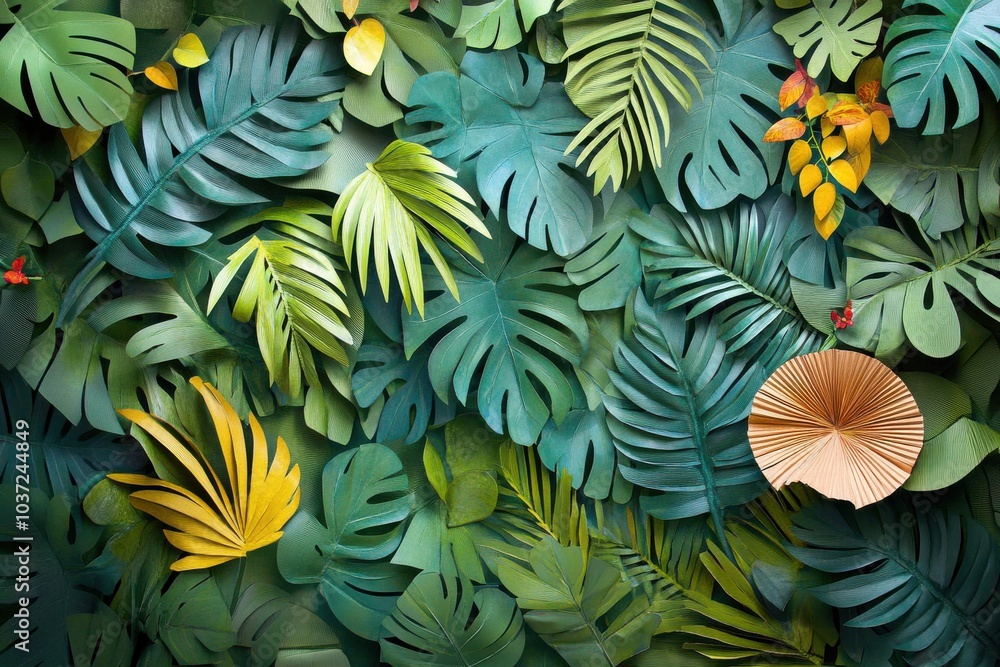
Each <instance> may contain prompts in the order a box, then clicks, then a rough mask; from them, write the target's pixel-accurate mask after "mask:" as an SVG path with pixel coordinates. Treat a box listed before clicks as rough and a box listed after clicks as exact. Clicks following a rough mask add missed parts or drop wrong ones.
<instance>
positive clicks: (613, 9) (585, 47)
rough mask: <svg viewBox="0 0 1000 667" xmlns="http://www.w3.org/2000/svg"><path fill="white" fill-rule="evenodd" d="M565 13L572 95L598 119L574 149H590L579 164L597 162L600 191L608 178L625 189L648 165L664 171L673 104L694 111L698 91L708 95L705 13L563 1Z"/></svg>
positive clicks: (658, 2) (658, 5)
mask: <svg viewBox="0 0 1000 667" xmlns="http://www.w3.org/2000/svg"><path fill="white" fill-rule="evenodd" d="M558 9H559V10H560V11H562V12H563V34H564V36H565V38H566V47H567V49H566V53H565V54H564V55H563V60H569V66H568V68H567V70H566V81H565V84H566V92H567V93H568V94H569V97H570V99H571V100H573V104H575V105H576V106H577V107H578V108H579V109H580V111H582V112H583V113H585V114H586V115H587V116H589V117H590V118H591V121H590V122H589V123H588V124H587V126H586V127H584V128H583V129H582V130H580V132H579V133H578V134H577V135H576V138H574V139H573V142H572V143H571V144H570V146H569V150H573V149H575V148H576V147H578V146H583V150H582V151H581V152H580V154H579V157H577V161H576V163H577V165H580V164H583V163H584V162H586V161H587V160H589V161H590V165H589V166H588V167H587V175H588V176H591V175H593V176H594V192H595V193H597V192H600V191H601V189H602V188H603V187H604V185H605V183H607V182H608V181H609V180H610V181H611V185H612V187H613V188H614V189H615V190H618V189H619V188H620V187H621V185H622V183H623V182H624V181H625V179H627V178H628V177H629V176H630V175H631V174H633V173H634V172H638V171H639V170H640V169H642V166H643V163H644V162H645V161H646V160H647V159H648V161H649V162H650V163H652V165H653V166H656V167H659V166H660V165H661V163H662V157H661V156H662V153H663V147H664V146H666V145H668V144H669V141H670V132H671V127H670V122H671V120H672V119H671V118H670V114H669V111H668V109H669V104H670V103H669V102H668V101H667V99H668V97H669V98H670V99H672V100H673V102H675V103H676V105H677V107H676V108H678V109H680V110H682V111H689V110H691V109H692V95H691V91H692V90H694V91H697V92H702V93H704V91H702V90H700V88H699V82H698V79H697V77H696V74H695V71H694V69H693V64H695V65H696V64H698V63H701V64H703V65H706V66H707V65H708V63H707V62H706V59H705V56H704V54H703V53H702V49H706V50H707V48H706V47H710V46H711V44H710V42H709V41H708V39H707V38H706V36H705V32H704V23H703V21H702V20H701V18H699V16H698V14H696V13H695V12H694V11H692V10H691V9H689V8H688V7H686V6H685V5H683V4H681V3H680V2H677V1H676V0H629V1H627V2H623V1H621V0H586V1H584V0H564V1H563V2H562V3H560V5H559V7H558ZM682 136H683V133H682ZM567 152H568V151H567ZM647 156H648V157H647Z"/></svg>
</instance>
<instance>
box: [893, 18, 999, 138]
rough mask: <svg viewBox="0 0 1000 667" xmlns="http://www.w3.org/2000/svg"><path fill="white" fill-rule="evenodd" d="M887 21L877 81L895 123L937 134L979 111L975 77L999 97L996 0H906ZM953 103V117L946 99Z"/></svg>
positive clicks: (956, 125) (959, 123) (973, 116)
mask: <svg viewBox="0 0 1000 667" xmlns="http://www.w3.org/2000/svg"><path fill="white" fill-rule="evenodd" d="M903 7H904V8H905V9H907V10H910V11H919V13H913V14H910V15H908V16H903V17H901V18H899V19H897V20H895V21H893V22H892V25H891V26H890V27H889V31H888V32H887V33H886V35H885V41H886V44H887V45H888V52H887V53H886V57H885V69H884V71H883V75H882V76H883V79H882V83H883V85H884V86H886V88H887V91H886V92H887V94H888V95H889V103H890V104H891V105H892V109H893V112H894V113H895V116H896V123H897V124H899V126H900V127H917V125H919V124H920V123H921V122H922V121H923V120H924V118H925V117H926V119H927V120H926V124H925V125H924V130H923V131H924V134H941V133H942V132H944V130H945V123H946V120H947V121H948V122H951V123H952V125H951V127H961V126H963V125H966V124H968V123H971V122H972V121H974V120H976V118H977V117H979V115H980V109H979V92H978V88H977V85H976V79H977V77H978V78H980V79H981V80H982V81H983V82H985V84H986V86H987V88H989V90H990V91H991V92H992V93H993V97H994V98H995V99H1000V67H997V58H1000V0H906V2H904V3H903ZM949 97H951V99H954V100H955V101H956V102H957V103H958V114H957V116H955V118H954V120H953V121H952V120H950V117H949V116H947V113H948V111H947V107H946V102H947V100H948V99H949Z"/></svg>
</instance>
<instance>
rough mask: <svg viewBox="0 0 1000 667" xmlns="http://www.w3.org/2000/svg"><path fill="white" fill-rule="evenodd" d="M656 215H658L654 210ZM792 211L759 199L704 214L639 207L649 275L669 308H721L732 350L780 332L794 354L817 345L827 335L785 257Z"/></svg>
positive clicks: (691, 313) (717, 312) (692, 313)
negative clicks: (805, 306)
mask: <svg viewBox="0 0 1000 667" xmlns="http://www.w3.org/2000/svg"><path fill="white" fill-rule="evenodd" d="M654 216H655V217H654ZM788 225H789V218H788V217H787V216H782V215H774V216H771V217H770V219H768V220H766V221H765V220H764V216H763V215H762V213H761V211H760V209H759V208H757V206H755V205H752V206H747V205H745V204H744V205H741V206H740V207H739V208H738V209H737V210H736V212H735V214H734V215H731V214H730V213H729V211H727V210H725V209H721V210H719V211H712V212H705V213H701V214H699V215H697V216H696V215H694V214H682V213H678V212H677V211H674V210H672V209H670V208H667V207H657V208H655V209H654V210H653V216H646V215H642V216H639V215H636V216H635V219H634V222H633V223H632V226H633V228H634V229H635V231H636V232H637V233H638V234H639V235H640V236H643V237H645V238H646V239H647V240H646V241H645V242H644V243H643V244H642V263H643V270H644V272H645V275H646V280H647V281H652V282H654V284H656V292H655V297H656V298H657V299H661V298H662V299H664V300H665V301H666V304H665V305H666V307H667V308H679V307H686V308H688V311H687V317H688V318H689V319H690V318H693V317H697V316H699V315H701V314H703V313H707V312H712V313H714V319H715V321H716V323H717V324H718V326H719V335H720V336H721V337H722V338H723V340H725V341H726V343H727V345H728V347H729V349H730V350H732V351H736V350H740V349H742V348H744V347H748V346H749V348H750V349H751V350H753V349H758V348H759V347H761V346H762V345H764V344H767V343H769V342H771V341H773V340H775V339H781V340H783V341H786V344H787V345H788V347H789V350H790V352H789V354H792V353H793V352H796V351H797V352H799V353H806V352H814V351H815V350H816V349H818V348H819V344H820V340H819V335H818V334H817V333H816V332H815V331H813V329H812V327H810V326H809V325H808V324H807V323H806V321H805V319H804V318H803V317H802V315H801V314H800V313H799V312H798V310H797V309H796V308H795V304H794V302H793V300H792V289H791V285H790V282H789V278H790V275H789V273H788V269H787V268H785V265H784V263H783V262H782V261H781V253H782V246H781V242H782V241H783V240H784V239H785V236H786V233H787V231H788Z"/></svg>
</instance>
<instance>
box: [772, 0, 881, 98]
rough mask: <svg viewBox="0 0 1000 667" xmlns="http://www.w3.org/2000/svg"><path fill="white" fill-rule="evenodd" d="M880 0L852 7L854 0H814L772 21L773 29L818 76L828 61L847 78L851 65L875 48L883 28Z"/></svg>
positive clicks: (813, 73) (854, 66) (838, 74)
mask: <svg viewBox="0 0 1000 667" xmlns="http://www.w3.org/2000/svg"><path fill="white" fill-rule="evenodd" d="M881 10H882V1H881V0H868V2H866V3H864V4H863V5H861V6H860V7H857V8H855V4H854V2H853V0H813V6H812V7H809V8H807V9H803V10H802V11H801V12H798V13H797V14H795V15H794V16H789V17H788V18H786V19H784V20H782V21H779V22H778V23H775V24H774V31H775V32H776V33H778V34H779V35H781V36H782V37H783V38H784V39H785V41H786V42H788V45H789V46H792V47H794V49H795V57H796V58H805V56H806V54H809V53H810V51H811V52H812V54H811V55H810V56H809V61H808V64H807V65H806V69H807V71H808V72H809V76H811V77H818V76H819V75H820V74H821V73H822V71H823V68H824V67H826V64H827V63H828V62H829V63H830V68H831V69H832V70H833V75H834V76H835V77H837V78H838V79H840V80H841V81H848V80H850V78H851V75H852V74H854V69H855V68H856V67H857V66H858V65H859V64H860V63H861V61H862V60H863V59H864V57H865V56H867V55H868V54H869V53H871V52H872V51H873V50H874V49H875V44H876V43H877V42H878V37H879V32H880V31H881V29H882V18H881V17H880V16H879V15H878V14H879V12H880V11H881Z"/></svg>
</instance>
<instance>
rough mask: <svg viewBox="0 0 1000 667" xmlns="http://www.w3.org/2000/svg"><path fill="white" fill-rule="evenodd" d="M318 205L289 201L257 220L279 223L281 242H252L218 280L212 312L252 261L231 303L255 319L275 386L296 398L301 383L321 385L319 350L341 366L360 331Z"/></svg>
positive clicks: (323, 209) (239, 314) (238, 313)
mask: <svg viewBox="0 0 1000 667" xmlns="http://www.w3.org/2000/svg"><path fill="white" fill-rule="evenodd" d="M329 213H330V208H329V207H328V206H326V205H324V204H321V203H319V202H312V201H308V200H307V201H290V202H286V205H285V206H284V207H281V208H272V209H267V210H265V211H262V212H261V213H258V214H257V215H256V216H253V218H251V222H253V223H260V222H262V223H267V222H269V221H273V222H274V223H276V224H275V225H274V229H275V231H276V232H277V233H278V234H279V236H278V238H275V239H268V238H264V239H262V238H259V237H258V236H251V237H250V238H249V239H248V240H247V242H246V243H245V244H243V246H242V247H240V248H239V249H238V250H236V251H235V252H234V253H233V254H231V255H230V256H229V258H228V259H229V263H228V264H226V266H225V267H224V268H223V269H222V270H221V271H220V272H219V274H218V276H216V279H215V282H214V284H213V285H212V291H211V294H210V295H209V299H208V311H209V312H211V310H212V309H213V308H214V307H215V306H216V304H218V303H219V300H220V299H221V298H222V296H223V294H224V293H225V292H226V289H227V288H228V287H229V285H230V283H231V282H232V281H233V280H234V279H235V278H236V275H237V273H239V272H240V269H241V267H243V266H244V265H245V264H246V263H247V262H248V261H249V262H250V268H249V269H248V270H247V273H246V278H245V279H244V281H243V286H242V287H241V289H240V292H239V295H238V296H237V297H236V300H235V302H234V303H233V311H232V312H233V317H234V318H235V319H236V320H237V321H239V322H249V321H250V318H251V317H255V322H256V327H257V342H258V344H259V346H260V351H261V354H262V355H263V358H264V363H265V365H266V366H267V370H268V372H269V373H270V379H271V382H272V383H273V382H277V384H278V387H279V389H281V391H283V392H284V393H286V394H288V395H289V396H291V397H293V398H294V397H298V396H300V395H301V394H302V390H303V380H304V381H305V384H308V385H309V386H310V387H313V386H317V385H319V383H320V378H319V373H318V371H317V369H316V362H315V359H314V358H313V350H316V351H317V352H319V353H320V354H323V355H325V356H326V357H328V358H330V359H333V360H334V361H338V362H340V363H341V364H345V365H346V364H347V363H348V357H347V351H346V350H345V349H344V346H345V345H352V344H353V343H354V336H355V335H357V334H358V333H359V332H358V330H357V326H358V325H357V324H355V325H353V326H352V325H351V323H350V322H349V321H348V320H350V319H355V320H356V319H360V316H361V314H360V313H359V312H353V313H352V312H351V309H350V308H349V307H348V291H347V288H346V287H345V285H344V281H343V279H342V278H341V276H340V273H341V272H343V271H344V268H343V267H342V266H341V265H340V263H339V262H338V261H337V258H336V257H334V256H332V255H331V250H333V248H332V247H331V244H330V242H329V240H328V239H327V236H326V226H325V225H324V224H323V223H321V222H320V221H319V220H317V219H316V218H315V217H313V216H314V215H323V216H326V215H329Z"/></svg>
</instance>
